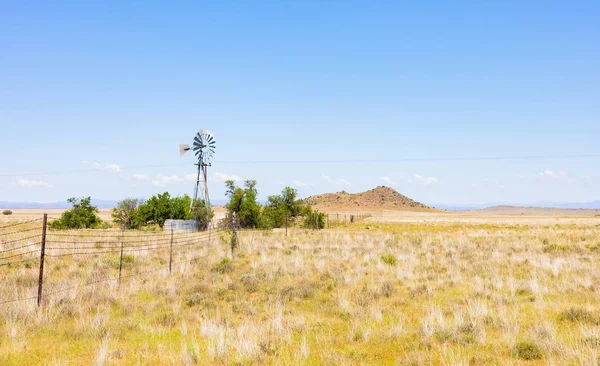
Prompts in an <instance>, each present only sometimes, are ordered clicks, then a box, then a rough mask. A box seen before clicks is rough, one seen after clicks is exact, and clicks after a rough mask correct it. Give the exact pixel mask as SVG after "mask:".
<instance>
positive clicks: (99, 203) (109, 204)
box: [0, 199, 227, 210]
mask: <svg viewBox="0 0 600 366" xmlns="http://www.w3.org/2000/svg"><path fill="white" fill-rule="evenodd" d="M225 203H227V201H224V200H214V201H212V204H213V205H214V206H220V205H224V204H225ZM92 205H94V206H96V207H98V208H113V207H116V206H117V201H110V200H95V199H92ZM70 207H71V204H70V203H69V202H67V201H64V202H50V203H39V202H7V201H0V209H7V208H9V209H15V210H18V209H28V208H31V209H34V208H37V209H40V208H47V209H51V208H55V209H66V208H70Z"/></svg>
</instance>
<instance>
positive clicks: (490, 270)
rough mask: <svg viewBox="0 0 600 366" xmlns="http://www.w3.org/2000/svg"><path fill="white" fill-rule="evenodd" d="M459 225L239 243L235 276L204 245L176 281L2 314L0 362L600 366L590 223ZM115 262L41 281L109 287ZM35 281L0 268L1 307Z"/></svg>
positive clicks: (138, 282)
mask: <svg viewBox="0 0 600 366" xmlns="http://www.w3.org/2000/svg"><path fill="white" fill-rule="evenodd" d="M436 217H437V216H436ZM460 220H461V221H444V222H441V221H436V222H421V223H419V222H406V223H393V224H386V223H377V222H371V223H361V224H357V225H353V226H349V227H347V228H343V229H335V230H325V231H322V232H308V231H294V232H292V233H291V235H290V236H289V237H287V238H286V237H284V234H283V233H279V232H278V233H273V232H242V233H240V241H241V243H240V248H239V251H238V252H237V253H236V256H235V257H234V258H233V262H232V263H229V262H228V261H223V259H224V258H226V257H228V256H229V255H230V253H228V251H227V246H226V244H224V241H223V240H214V241H213V244H212V246H211V248H200V249H194V250H191V251H188V252H185V253H181V254H180V255H181V257H180V259H185V258H192V257H194V256H195V255H198V254H204V255H208V257H206V258H205V259H203V260H202V261H200V262H197V263H192V264H180V265H178V266H176V268H175V271H174V273H173V274H172V275H171V276H169V275H168V271H158V272H155V273H152V274H151V275H149V276H144V277H142V278H132V279H130V280H128V281H125V282H124V283H123V284H122V285H121V287H119V286H118V284H117V283H114V282H111V283H108V284H100V285H98V286H88V287H84V288H79V289H74V290H71V291H68V292H66V293H63V294H60V295H57V296H53V297H49V298H48V299H46V300H45V302H44V307H43V310H42V311H40V312H37V311H36V307H35V304H34V303H33V302H25V303H14V304H8V305H0V364H9V365H10V364H36V363H46V364H67V363H71V364H98V365H104V364H187V365H191V364H400V365H423V364H425V365H427V364H431V365H438V364H441V365H463V364H464V365H468V364H471V365H477V364H481V365H483V364H498V365H500V364H519V363H530V364H536V363H537V364H551V365H564V364H581V365H593V364H598V363H599V358H598V357H599V356H600V309H599V307H598V304H599V302H598V301H599V298H600V296H599V291H600V272H599V271H598V260H599V257H600V232H599V231H598V229H599V227H600V220H599V219H595V220H594V219H589V218H585V219H581V221H578V219H573V220H574V221H572V220H571V219H569V220H559V221H556V220H550V222H546V221H543V222H530V221H525V222H520V221H519V219H518V218H511V219H509V220H504V221H498V220H497V219H496V218H494V219H493V220H488V221H485V220H482V219H480V218H478V219H477V220H473V221H462V220H463V218H460ZM544 220H546V219H544ZM113 257H114V256H112V257H111V256H110V255H96V256H92V257H90V258H85V260H83V258H82V260H81V261H79V260H78V259H76V258H75V259H73V258H53V260H52V261H49V262H48V263H49V264H48V266H49V272H48V273H49V275H48V276H49V278H51V279H52V280H51V283H53V284H57V285H67V284H72V283H73V282H76V281H78V280H79V281H85V280H88V279H90V278H93V277H94V276H97V275H99V273H103V274H114V273H115V272H114V271H115V269H114V268H113V267H111V266H110V261H111V258H113ZM166 258H168V257H166V256H165V253H164V252H157V253H145V254H140V255H136V256H135V260H134V261H133V262H132V263H131V264H130V266H129V267H128V268H127V269H126V270H127V271H129V272H130V273H134V272H135V271H140V270H143V269H144V268H150V267H155V266H157V265H161V264H164V261H165V259H166ZM107 263H108V264H107ZM36 274H37V270H36V269H35V268H25V267H18V268H6V267H0V276H1V278H2V282H1V284H0V294H1V296H9V295H10V296H11V297H12V296H13V295H14V294H16V293H19V291H21V293H22V292H23V290H22V288H27V286H30V285H31V282H34V283H35V275H36ZM52 281H54V282H52Z"/></svg>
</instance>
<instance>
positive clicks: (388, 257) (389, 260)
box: [381, 253, 398, 266]
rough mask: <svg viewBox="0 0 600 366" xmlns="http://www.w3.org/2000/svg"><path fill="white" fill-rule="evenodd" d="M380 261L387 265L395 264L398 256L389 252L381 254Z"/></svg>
mask: <svg viewBox="0 0 600 366" xmlns="http://www.w3.org/2000/svg"><path fill="white" fill-rule="evenodd" d="M381 261H382V262H383V263H385V264H387V265H390V266H395V265H396V264H397V263H398V258H396V256H395V255H393V254H391V253H387V254H382V255H381Z"/></svg>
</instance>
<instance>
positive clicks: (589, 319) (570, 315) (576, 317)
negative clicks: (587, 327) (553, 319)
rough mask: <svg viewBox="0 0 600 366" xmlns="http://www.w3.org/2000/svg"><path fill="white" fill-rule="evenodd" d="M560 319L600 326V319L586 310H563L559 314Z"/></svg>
mask: <svg viewBox="0 0 600 366" xmlns="http://www.w3.org/2000/svg"><path fill="white" fill-rule="evenodd" d="M558 319H559V320H565V321H571V322H574V323H588V324H600V317H598V315H596V314H595V313H593V312H591V311H588V310H586V309H582V308H576V307H572V308H569V309H567V310H563V311H562V312H561V313H560V314H559V316H558Z"/></svg>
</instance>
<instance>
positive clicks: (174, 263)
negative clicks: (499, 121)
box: [0, 255, 210, 304]
mask: <svg viewBox="0 0 600 366" xmlns="http://www.w3.org/2000/svg"><path fill="white" fill-rule="evenodd" d="M209 256H210V255H203V256H197V257H195V258H193V259H190V260H186V261H178V262H172V263H171V265H170V266H173V265H177V264H181V263H191V262H196V261H199V260H200V259H204V258H208V257H209ZM170 266H169V265H165V266H162V267H157V268H153V269H151V270H148V271H144V272H138V273H135V274H132V275H127V276H121V279H120V280H121V282H122V281H123V280H127V279H131V278H135V277H140V276H142V275H145V274H149V273H153V272H158V271H161V270H165V269H168V268H169V267H170ZM108 281H119V277H107V278H103V279H100V280H94V281H90V282H87V283H84V284H80V285H76V286H71V287H68V288H63V289H60V290H57V291H53V292H50V293H46V294H42V298H46V297H50V296H54V295H57V294H59V293H62V292H66V291H69V290H73V289H78V288H80V287H86V286H91V285H95V284H97V283H102V282H108ZM30 299H31V298H27V299H23V300H18V299H16V300H11V301H9V302H16V301H25V300H30ZM34 299H37V297H35V298H34ZM0 304H2V303H0Z"/></svg>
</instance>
